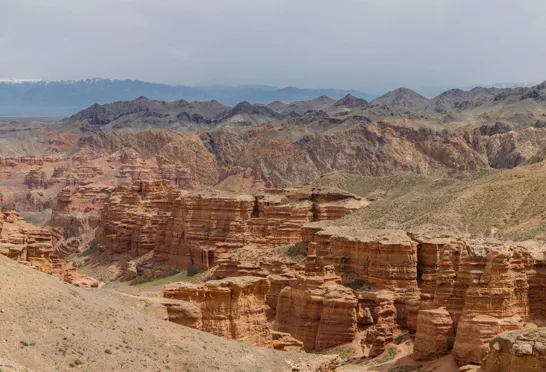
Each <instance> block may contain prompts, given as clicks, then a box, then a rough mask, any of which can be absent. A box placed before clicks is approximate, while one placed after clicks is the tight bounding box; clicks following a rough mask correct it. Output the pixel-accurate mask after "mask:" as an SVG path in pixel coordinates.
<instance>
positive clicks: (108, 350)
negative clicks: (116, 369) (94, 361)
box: [104, 349, 112, 354]
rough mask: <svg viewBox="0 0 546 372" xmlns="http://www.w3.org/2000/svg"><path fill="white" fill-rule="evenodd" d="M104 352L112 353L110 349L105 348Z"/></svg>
mask: <svg viewBox="0 0 546 372" xmlns="http://www.w3.org/2000/svg"><path fill="white" fill-rule="evenodd" d="M104 353H105V354H112V350H110V349H106V350H104Z"/></svg>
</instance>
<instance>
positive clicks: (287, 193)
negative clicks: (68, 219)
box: [101, 181, 368, 270]
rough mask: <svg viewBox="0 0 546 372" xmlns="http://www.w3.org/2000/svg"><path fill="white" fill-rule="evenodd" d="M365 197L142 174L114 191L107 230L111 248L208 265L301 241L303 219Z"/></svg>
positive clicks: (321, 216)
mask: <svg viewBox="0 0 546 372" xmlns="http://www.w3.org/2000/svg"><path fill="white" fill-rule="evenodd" d="M147 189H149V190H148V191H147ZM367 203H368V202H367V201H365V200H361V199H360V198H358V197H356V196H354V195H352V194H349V193H346V192H343V191H340V190H314V189H309V190H298V189H286V190H282V189H278V190H276V189H270V190H264V191H263V192H261V193H259V194H258V195H257V196H252V195H248V194H233V193H228V192H219V191H192V192H186V191H179V190H172V189H170V188H168V187H167V185H166V184H164V182H163V181H141V182H138V183H135V184H134V185H133V187H132V188H128V187H120V188H118V189H116V191H115V192H114V193H113V194H112V197H111V198H110V199H109V200H108V202H107V203H106V205H105V208H104V210H103V212H102V221H103V222H102V224H103V226H104V227H103V229H102V232H101V236H102V237H103V238H104V243H105V249H106V250H107V251H110V252H117V253H130V254H131V255H132V256H138V255H142V254H144V253H146V252H149V251H151V250H154V260H155V261H157V262H162V263H165V264H166V265H170V266H176V267H181V268H190V267H194V268H197V269H199V270H206V269H209V268H211V267H212V266H213V265H215V264H216V261H217V260H218V257H219V254H221V253H225V252H229V251H230V250H231V249H234V248H240V247H243V246H246V245H255V246H256V247H258V248H268V247H276V246H281V245H284V244H287V243H292V242H296V241H299V240H301V233H300V229H301V226H302V225H303V224H304V223H306V222H309V221H314V220H326V219H334V218H339V217H341V216H343V215H346V214H348V213H351V212H352V211H354V210H357V209H360V208H362V207H364V206H366V205H367Z"/></svg>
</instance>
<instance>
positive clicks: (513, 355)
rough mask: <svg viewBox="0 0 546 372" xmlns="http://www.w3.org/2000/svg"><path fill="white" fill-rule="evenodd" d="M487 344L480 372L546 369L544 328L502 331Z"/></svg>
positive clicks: (515, 371) (545, 332)
mask: <svg viewBox="0 0 546 372" xmlns="http://www.w3.org/2000/svg"><path fill="white" fill-rule="evenodd" d="M489 345H490V347H489V349H490V352H489V355H488V356H487V358H485V360H484V361H483V362H482V364H481V369H479V371H480V372H520V371H525V372H539V371H546V328H538V329H532V330H522V331H510V332H504V333H501V334H500V335H497V336H495V337H494V338H493V339H492V340H491V342H490V344H489Z"/></svg>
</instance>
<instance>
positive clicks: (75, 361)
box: [73, 358, 83, 366]
mask: <svg viewBox="0 0 546 372" xmlns="http://www.w3.org/2000/svg"><path fill="white" fill-rule="evenodd" d="M73 363H74V365H75V366H81V365H82V364H83V361H82V360H81V359H79V358H76V359H74V362H73Z"/></svg>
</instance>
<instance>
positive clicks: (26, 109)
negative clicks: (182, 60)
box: [0, 78, 374, 116]
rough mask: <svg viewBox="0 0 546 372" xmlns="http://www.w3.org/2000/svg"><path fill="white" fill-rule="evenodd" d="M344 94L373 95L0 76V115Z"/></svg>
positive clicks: (60, 113) (66, 113)
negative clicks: (145, 101)
mask: <svg viewBox="0 0 546 372" xmlns="http://www.w3.org/2000/svg"><path fill="white" fill-rule="evenodd" d="M346 94H352V95H354V96H356V97H360V98H365V99H371V98H373V97H374V96H373V95H371V94H369V93H365V92H360V91H356V90H343V89H301V88H295V87H285V88H278V87H273V86H262V85H242V86H237V87H231V86H220V85H211V86H200V87H190V86H183V85H166V84H156V83H148V82H143V81H139V80H115V79H101V78H95V79H84V80H64V81H45V80H44V81H42V80H0V116H36V115H50V116H69V115H72V114H74V113H76V112H77V111H79V110H82V109H84V108H86V107H88V106H90V105H92V104H94V103H98V104H105V103H111V102H116V101H128V100H132V99H135V98H137V97H140V96H146V97H148V98H150V99H155V100H160V101H176V100H179V99H185V100H188V101H209V100H217V101H219V102H222V103H223V104H226V105H230V106H235V105H236V104H237V103H239V102H241V101H250V102H253V103H270V102H274V101H282V102H285V103H290V102H293V101H300V100H310V99H313V98H316V97H319V96H322V95H327V96H329V97H332V98H336V99H339V98H341V97H343V96H345V95H346Z"/></svg>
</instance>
